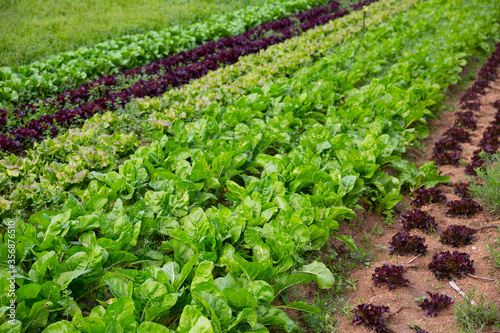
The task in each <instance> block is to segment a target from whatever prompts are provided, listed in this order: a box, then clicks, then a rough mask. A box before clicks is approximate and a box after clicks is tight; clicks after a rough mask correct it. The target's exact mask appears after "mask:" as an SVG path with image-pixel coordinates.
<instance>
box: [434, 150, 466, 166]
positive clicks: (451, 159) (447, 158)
mask: <svg viewBox="0 0 500 333" xmlns="http://www.w3.org/2000/svg"><path fill="white" fill-rule="evenodd" d="M431 159H432V160H434V161H436V165H453V166H456V167H458V166H460V157H459V156H458V154H457V153H454V152H451V151H441V152H439V153H436V154H434V155H433V156H432V157H431Z"/></svg>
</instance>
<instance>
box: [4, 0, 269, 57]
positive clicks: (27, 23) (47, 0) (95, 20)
mask: <svg viewBox="0 0 500 333" xmlns="http://www.w3.org/2000/svg"><path fill="white" fill-rule="evenodd" d="M266 1H268V0H148V1H144V0H142V1H141V0H38V1H33V0H2V1H0V67H1V66H13V65H23V64H26V63H29V62H32V61H35V60H38V59H40V58H42V57H45V56H48V55H52V54H55V53H58V52H62V51H68V50H71V49H73V48H75V47H80V46H93V45H94V44H96V43H99V42H102V41H105V40H107V39H111V38H115V37H119V36H122V35H125V34H135V33H144V32H147V31H150V30H161V29H162V28H164V27H166V26H171V25H177V24H181V25H182V24H190V23H192V22H196V21H200V20H202V19H203V18H205V17H207V16H209V15H212V14H215V13H223V12H227V11H232V10H236V9H240V8H243V7H245V6H247V5H252V4H258V3H263V2H266Z"/></svg>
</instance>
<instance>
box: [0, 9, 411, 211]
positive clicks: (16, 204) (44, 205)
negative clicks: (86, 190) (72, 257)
mask: <svg viewBox="0 0 500 333" xmlns="http://www.w3.org/2000/svg"><path fill="white" fill-rule="evenodd" d="M415 2H416V1H414V0H412V1H405V2H404V3H401V5H400V6H394V3H395V2H394V1H387V2H383V3H376V4H372V5H371V6H370V12H371V13H374V14H370V16H369V17H368V19H367V21H366V22H367V24H368V25H377V24H380V23H382V22H384V21H385V20H387V19H388V18H389V17H390V16H391V15H393V14H394V13H397V12H399V11H403V10H406V9H408V8H409V7H410V5H411V4H413V3H415ZM361 15H362V14H361V13H359V12H358V13H356V14H354V15H349V16H347V17H344V18H341V19H339V20H336V21H333V22H330V23H328V24H326V25H324V26H322V27H319V28H316V29H313V30H310V31H309V32H307V33H305V34H303V35H301V36H300V37H296V38H293V39H290V40H288V41H286V42H285V43H284V44H283V45H276V46H272V47H270V48H268V49H267V50H265V51H263V52H260V53H259V54H256V55H252V56H247V57H244V58H242V59H241V60H240V61H239V62H238V63H237V64H236V65H235V66H228V67H224V68H221V69H219V70H217V71H214V72H212V73H211V74H210V73H209V74H208V75H207V76H206V77H205V78H202V79H199V80H196V81H194V82H193V84H188V85H186V86H185V87H183V88H181V89H175V90H171V91H169V92H168V94H166V95H165V96H164V97H163V98H162V99H157V100H149V101H148V102H147V103H143V104H139V105H138V104H136V103H130V104H129V105H128V106H127V107H126V108H125V109H124V110H119V111H117V112H113V113H111V112H106V113H105V114H103V115H102V116H101V115H96V116H94V117H93V118H92V119H90V120H87V122H86V124H85V125H84V126H83V128H82V129H81V130H70V131H69V132H67V133H66V134H64V135H62V136H59V137H56V138H54V139H48V140H46V141H43V142H41V143H40V144H38V145H36V146H35V148H34V149H32V150H30V151H28V156H27V157H24V158H23V157H19V156H15V155H11V156H9V157H8V158H4V159H1V160H0V185H2V191H1V192H0V195H1V196H0V214H3V216H5V215H8V214H16V215H17V216H20V215H19V214H21V216H22V215H23V214H22V213H21V212H19V211H18V209H19V208H22V209H23V210H27V211H30V210H40V209H49V208H53V204H59V203H60V202H61V201H63V200H64V199H65V196H64V193H65V192H66V190H76V189H78V188H80V187H81V186H85V184H86V183H88V181H89V180H91V179H92V175H91V174H90V172H91V171H100V172H103V171H112V170H115V171H116V170H117V168H118V161H119V160H120V159H122V158H126V157H127V156H130V154H131V153H133V151H134V150H135V149H136V148H137V146H138V143H139V142H141V143H142V144H144V143H145V142H150V140H151V139H152V138H154V137H155V136H157V137H161V136H163V133H168V132H170V129H171V128H172V126H171V124H172V123H173V122H174V121H175V119H178V118H186V117H191V115H193V114H194V113H195V110H196V109H200V108H202V109H205V108H207V107H209V105H210V104H213V103H218V104H219V105H221V106H225V105H228V104H232V103H233V102H234V100H235V97H237V96H240V95H239V94H240V93H241V94H243V93H244V94H249V93H250V90H248V89H249V88H250V87H252V86H253V85H255V84H256V81H255V78H256V77H259V76H262V77H263V78H271V77H274V78H277V77H285V76H286V75H287V73H292V72H294V71H296V70H297V69H298V68H301V67H304V66H309V65H311V64H312V63H313V61H314V60H315V59H316V58H317V57H318V56H319V55H328V54H332V53H334V52H336V51H335V50H336V47H335V46H338V45H339V43H340V42H341V41H342V40H348V39H350V38H352V36H353V35H354V34H356V32H358V31H359V29H361V27H360V26H359V24H358V23H359V21H360V19H361ZM406 43H409V42H408V41H407V42H406ZM413 44H414V42H413ZM349 45H351V44H349ZM396 46H397V45H396ZM284 49H286V50H288V51H287V52H285V51H283V50H284ZM313 51H314V52H313ZM365 74H367V73H365ZM359 77H360V76H359V75H355V76H353V75H351V78H350V80H351V81H350V82H351V84H352V83H355V82H357V81H359ZM353 80H354V81H353ZM220 91H224V96H225V98H224V99H222V98H219V97H221V96H222V95H221V94H219V92H220ZM157 109H161V111H160V112H157ZM148 117H149V119H148ZM149 133H154V135H152V136H150V137H146V135H148V134H149Z"/></svg>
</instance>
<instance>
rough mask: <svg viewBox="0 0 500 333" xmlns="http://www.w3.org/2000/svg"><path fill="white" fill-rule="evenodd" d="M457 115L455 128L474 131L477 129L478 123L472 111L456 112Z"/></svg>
mask: <svg viewBox="0 0 500 333" xmlns="http://www.w3.org/2000/svg"><path fill="white" fill-rule="evenodd" d="M455 115H456V116H457V119H456V120H455V126H457V127H463V128H468V129H470V130H473V131H474V130H476V129H477V121H476V119H474V115H473V113H472V111H465V112H456V113H455Z"/></svg>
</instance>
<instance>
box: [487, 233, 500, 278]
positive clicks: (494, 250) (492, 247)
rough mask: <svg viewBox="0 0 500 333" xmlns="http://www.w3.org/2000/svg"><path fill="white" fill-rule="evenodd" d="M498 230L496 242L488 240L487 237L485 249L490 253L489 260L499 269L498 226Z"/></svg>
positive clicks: (499, 239) (499, 238) (499, 236)
mask: <svg viewBox="0 0 500 333" xmlns="http://www.w3.org/2000/svg"><path fill="white" fill-rule="evenodd" d="M498 232H499V234H498V236H497V239H496V242H495V241H494V240H493V242H490V240H489V239H488V245H487V246H486V249H487V250H488V252H489V253H490V255H491V260H492V261H493V264H494V265H495V267H496V268H499V269H500V228H498ZM495 243H496V244H495Z"/></svg>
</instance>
